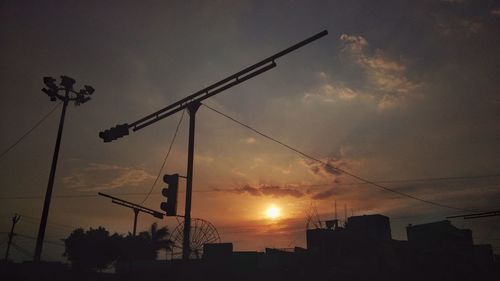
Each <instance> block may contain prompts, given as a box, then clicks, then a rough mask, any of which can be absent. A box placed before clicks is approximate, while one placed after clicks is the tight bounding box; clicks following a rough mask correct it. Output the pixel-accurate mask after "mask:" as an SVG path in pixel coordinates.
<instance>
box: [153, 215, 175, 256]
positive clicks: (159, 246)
mask: <svg viewBox="0 0 500 281" xmlns="http://www.w3.org/2000/svg"><path fill="white" fill-rule="evenodd" d="M149 235H150V236H151V243H152V246H153V248H154V249H155V251H156V255H158V251H159V250H165V251H167V252H168V251H171V250H172V244H173V243H172V240H170V239H169V238H168V237H169V236H170V232H169V231H168V228H167V227H166V226H164V227H161V228H158V224H157V223H156V222H155V223H153V224H152V225H151V227H150V229H149ZM155 258H156V257H155Z"/></svg>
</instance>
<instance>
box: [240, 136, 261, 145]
mask: <svg viewBox="0 0 500 281" xmlns="http://www.w3.org/2000/svg"><path fill="white" fill-rule="evenodd" d="M240 142H243V143H246V144H254V143H256V142H257V140H256V139H255V138H253V137H248V138H244V139H240Z"/></svg>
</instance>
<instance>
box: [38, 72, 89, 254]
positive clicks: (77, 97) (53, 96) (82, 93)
mask: <svg viewBox="0 0 500 281" xmlns="http://www.w3.org/2000/svg"><path fill="white" fill-rule="evenodd" d="M55 81H56V79H54V78H52V77H44V78H43V83H44V84H45V86H47V88H43V89H42V92H44V93H45V94H47V95H48V96H49V97H50V100H51V101H57V100H58V99H59V100H61V101H62V102H63V108H62V111H61V118H60V119H59V129H58V131H57V139H56V145H55V148H54V155H53V157H52V166H51V167H50V175H49V182H48V184H47V192H46V193H45V201H44V203H43V211H42V218H41V220H40V227H39V228H38V236H37V239H36V247H35V256H34V261H35V262H38V261H40V258H41V255H42V246H43V238H44V236H45V228H46V226H47V218H48V216H49V208H50V200H51V198H52V188H53V187H54V177H55V174H56V168H57V158H58V155H59V147H60V146H61V137H62V131H63V127H64V117H65V115H66V107H67V106H68V102H70V101H74V102H75V106H79V105H81V104H83V103H86V102H88V101H89V100H90V97H89V95H92V94H93V93H94V88H92V87H91V86H88V85H85V86H84V89H81V90H79V91H78V92H77V91H75V90H73V85H74V84H75V82H76V81H75V80H74V79H73V78H70V77H68V76H64V75H63V76H61V83H60V84H59V86H57V85H56V84H55V83H54V82H55ZM59 91H64V95H61V94H59ZM71 94H74V95H71Z"/></svg>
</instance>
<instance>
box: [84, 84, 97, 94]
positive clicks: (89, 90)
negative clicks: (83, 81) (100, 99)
mask: <svg viewBox="0 0 500 281" xmlns="http://www.w3.org/2000/svg"><path fill="white" fill-rule="evenodd" d="M83 87H84V88H85V91H87V94H89V95H92V94H93V93H94V92H95V89H94V88H93V87H92V86H89V85H85V86H83Z"/></svg>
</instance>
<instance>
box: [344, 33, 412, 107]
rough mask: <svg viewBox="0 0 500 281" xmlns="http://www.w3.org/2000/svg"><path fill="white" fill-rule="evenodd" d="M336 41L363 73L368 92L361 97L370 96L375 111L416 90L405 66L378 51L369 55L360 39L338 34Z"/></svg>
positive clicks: (366, 43)
mask: <svg viewBox="0 0 500 281" xmlns="http://www.w3.org/2000/svg"><path fill="white" fill-rule="evenodd" d="M340 40H341V41H342V42H343V44H344V45H343V47H342V50H341V53H342V54H344V55H346V56H347V57H348V58H349V59H350V60H351V61H352V62H353V63H354V64H356V65H358V66H360V67H361V69H362V70H363V71H364V74H365V78H366V83H367V87H366V88H367V89H368V90H367V91H365V95H371V96H372V97H374V98H375V100H376V101H377V104H378V107H379V109H387V108H389V107H394V106H397V105H400V104H401V103H402V102H403V101H404V99H406V98H407V97H409V96H410V95H412V94H413V93H414V91H415V90H416V89H417V88H418V87H419V85H418V84H417V83H415V82H413V81H411V80H410V79H409V78H408V77H407V76H406V71H407V67H406V65H404V64H403V63H402V62H400V61H397V60H395V59H392V58H390V57H388V56H387V55H386V54H385V53H384V52H383V51H382V50H375V51H374V52H370V50H369V44H368V41H367V40H366V39H365V38H363V37H362V36H355V35H347V34H342V35H341V36H340ZM353 92H354V91H353ZM358 93H359V91H358ZM351 96H353V95H351ZM353 97H355V96H353Z"/></svg>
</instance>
